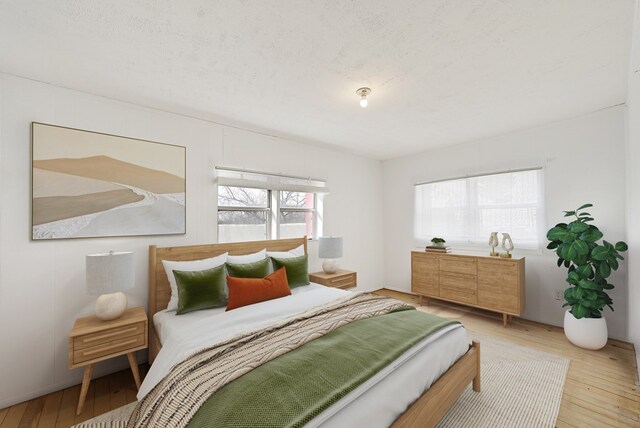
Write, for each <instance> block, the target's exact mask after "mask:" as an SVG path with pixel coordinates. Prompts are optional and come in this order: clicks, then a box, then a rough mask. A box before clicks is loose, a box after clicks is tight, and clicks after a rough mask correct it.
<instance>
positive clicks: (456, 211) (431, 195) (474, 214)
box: [415, 169, 544, 249]
mask: <svg viewBox="0 0 640 428" xmlns="http://www.w3.org/2000/svg"><path fill="white" fill-rule="evenodd" d="M542 189H543V187H542V170H540V169H535V170H527V171H517V172H508V173H501V174H491V175H482V176H477V177H469V178H461V179H454V180H447V181H439V182H433V183H425V184H417V185H416V186H415V237H416V239H417V240H418V241H419V242H420V243H421V244H424V243H426V242H428V241H430V240H431V238H432V237H434V236H438V237H443V238H444V239H446V240H447V242H448V243H450V244H454V245H486V243H487V242H488V240H489V234H490V233H491V232H508V233H509V234H510V235H511V237H512V238H513V241H514V242H515V244H516V247H518V248H536V249H537V248H539V243H540V242H541V234H542V232H543V226H544V225H543V224H542V223H543V217H542V216H543V211H542Z"/></svg>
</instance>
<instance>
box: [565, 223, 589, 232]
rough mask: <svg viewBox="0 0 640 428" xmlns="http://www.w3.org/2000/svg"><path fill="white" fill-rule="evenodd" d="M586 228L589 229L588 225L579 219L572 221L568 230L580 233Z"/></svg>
mask: <svg viewBox="0 0 640 428" xmlns="http://www.w3.org/2000/svg"><path fill="white" fill-rule="evenodd" d="M587 229H589V225H588V224H586V223H583V222H581V221H574V222H572V223H571V224H569V230H570V231H571V232H573V233H582V232H584V231H585V230H587Z"/></svg>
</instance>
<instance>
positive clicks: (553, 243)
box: [547, 241, 559, 250]
mask: <svg viewBox="0 0 640 428" xmlns="http://www.w3.org/2000/svg"><path fill="white" fill-rule="evenodd" d="M558 244H559V242H558V241H551V242H549V245H547V250H555V249H556V248H558Z"/></svg>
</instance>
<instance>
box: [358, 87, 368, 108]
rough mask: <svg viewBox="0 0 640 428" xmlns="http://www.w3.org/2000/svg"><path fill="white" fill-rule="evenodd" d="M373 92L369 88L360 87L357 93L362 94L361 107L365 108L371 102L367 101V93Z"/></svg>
mask: <svg viewBox="0 0 640 428" xmlns="http://www.w3.org/2000/svg"><path fill="white" fill-rule="evenodd" d="M370 93H371V89H369V88H359V89H358V90H357V91H356V94H358V95H360V107H362V108H365V107H366V106H367V104H369V102H368V101H367V95H369V94H370Z"/></svg>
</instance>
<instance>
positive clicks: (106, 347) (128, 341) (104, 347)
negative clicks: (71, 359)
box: [82, 338, 138, 356]
mask: <svg viewBox="0 0 640 428" xmlns="http://www.w3.org/2000/svg"><path fill="white" fill-rule="evenodd" d="M137 341H138V339H137V338H136V339H129V340H125V341H124V342H118V343H114V344H111V345H110V346H102V347H100V348H98V349H94V350H92V351H83V352H82V354H83V355H85V356H89V355H93V354H99V353H101V352H103V351H104V350H105V349H109V348H115V347H119V346H124V345H129V344H131V343H136V342H137Z"/></svg>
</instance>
